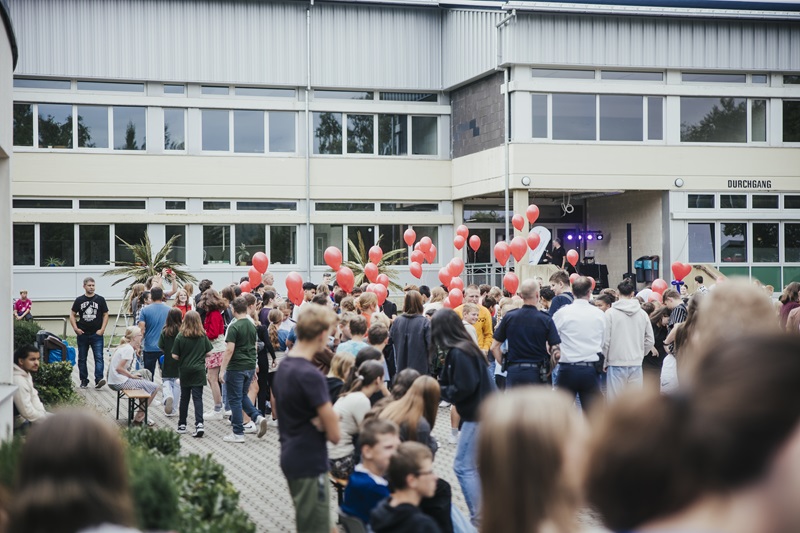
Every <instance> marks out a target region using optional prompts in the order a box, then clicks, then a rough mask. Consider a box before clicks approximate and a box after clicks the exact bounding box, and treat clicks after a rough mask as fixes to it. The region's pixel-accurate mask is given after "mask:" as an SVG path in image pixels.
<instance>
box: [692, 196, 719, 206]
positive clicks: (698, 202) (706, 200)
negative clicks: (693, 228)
mask: <svg viewBox="0 0 800 533" xmlns="http://www.w3.org/2000/svg"><path fill="white" fill-rule="evenodd" d="M713 208H714V195H713V194H690V195H689V209H713Z"/></svg>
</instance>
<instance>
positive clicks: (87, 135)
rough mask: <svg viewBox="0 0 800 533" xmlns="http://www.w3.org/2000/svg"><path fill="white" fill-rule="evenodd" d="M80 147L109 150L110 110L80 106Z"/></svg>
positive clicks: (92, 106)
mask: <svg viewBox="0 0 800 533" xmlns="http://www.w3.org/2000/svg"><path fill="white" fill-rule="evenodd" d="M78 146H80V147H82V148H108V108H107V107H101V106H94V105H81V106H78Z"/></svg>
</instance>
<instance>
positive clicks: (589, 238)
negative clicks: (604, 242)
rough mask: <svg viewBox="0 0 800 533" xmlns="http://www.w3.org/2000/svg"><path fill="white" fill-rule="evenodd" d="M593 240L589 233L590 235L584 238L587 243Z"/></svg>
mask: <svg viewBox="0 0 800 533" xmlns="http://www.w3.org/2000/svg"><path fill="white" fill-rule="evenodd" d="M593 238H594V237H592V234H591V233H590V234H589V235H587V236H586V240H587V241H591V240H592V239H593Z"/></svg>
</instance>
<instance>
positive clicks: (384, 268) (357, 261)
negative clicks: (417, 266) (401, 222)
mask: <svg viewBox="0 0 800 533" xmlns="http://www.w3.org/2000/svg"><path fill="white" fill-rule="evenodd" d="M357 236H358V245H357V246H356V244H355V243H354V242H353V241H352V240H350V239H347V246H348V247H349V248H350V260H349V261H344V262H343V263H342V264H343V265H344V266H346V267H348V268H349V269H350V270H352V271H353V275H354V277H355V285H356V287H357V286H359V285H361V284H362V283H365V282H366V281H367V276H366V275H365V274H364V266H366V264H367V263H369V252H368V251H367V247H366V245H365V244H364V238H363V237H362V236H361V232H360V231H359V232H358V233H357ZM382 240H383V235H380V236H379V237H378V242H381V241H382ZM405 254H406V248H398V249H396V250H391V251H388V252H385V253H384V254H383V257H382V258H381V260H380V262H379V263H378V264H377V265H376V266H377V267H378V274H386V275H387V276H389V288H391V289H396V290H398V291H402V290H403V287H401V286H400V284H399V283H397V282H396V281H395V280H396V279H397V272H396V271H395V270H393V269H391V268H389V267H390V266H392V265H397V264H399V263H401V262H403V261H405V260H406V258H405Z"/></svg>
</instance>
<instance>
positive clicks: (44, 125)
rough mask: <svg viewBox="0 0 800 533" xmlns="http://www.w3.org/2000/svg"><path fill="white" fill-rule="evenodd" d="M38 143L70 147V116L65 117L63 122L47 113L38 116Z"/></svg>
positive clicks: (55, 146)
mask: <svg viewBox="0 0 800 533" xmlns="http://www.w3.org/2000/svg"><path fill="white" fill-rule="evenodd" d="M39 145H40V146H42V147H48V146H52V147H54V148H72V117H69V116H67V117H65V118H64V120H63V122H62V121H59V120H58V119H57V118H56V117H54V116H53V115H49V114H48V115H47V117H45V118H42V117H39Z"/></svg>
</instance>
